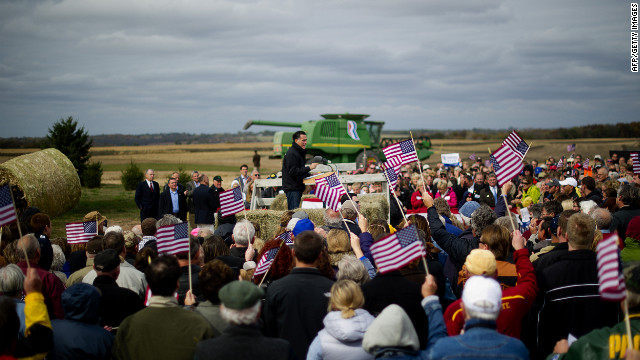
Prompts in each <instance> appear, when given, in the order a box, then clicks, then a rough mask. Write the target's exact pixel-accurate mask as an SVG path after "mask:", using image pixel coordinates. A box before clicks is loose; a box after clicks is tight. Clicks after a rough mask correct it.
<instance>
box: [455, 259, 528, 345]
mask: <svg viewBox="0 0 640 360" xmlns="http://www.w3.org/2000/svg"><path fill="white" fill-rule="evenodd" d="M513 258H514V260H515V263H516V271H517V272H518V284H517V285H516V286H514V287H511V288H507V289H504V290H502V310H501V311H500V316H498V322H497V325H498V332H499V333H501V334H504V335H509V336H512V337H515V338H518V339H519V338H520V330H521V329H520V328H521V325H522V318H523V317H524V315H525V314H526V313H527V312H528V311H529V309H530V308H531V305H532V304H533V301H534V300H535V299H536V295H537V294H538V285H537V283H536V273H535V271H534V270H533V265H532V264H531V261H529V251H528V250H527V249H520V250H517V251H516V252H514V253H513ZM498 275H500V273H498ZM460 301H461V300H460V299H458V300H456V301H455V302H454V303H452V304H451V305H449V307H447V310H446V311H445V313H444V321H445V323H446V325H447V332H448V333H449V335H450V336H455V335H460V331H461V330H462V328H463V327H464V318H463V316H462V309H460Z"/></svg>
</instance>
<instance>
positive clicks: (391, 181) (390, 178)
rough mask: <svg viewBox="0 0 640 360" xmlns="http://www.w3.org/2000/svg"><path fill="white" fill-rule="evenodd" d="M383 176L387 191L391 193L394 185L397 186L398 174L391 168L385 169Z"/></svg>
mask: <svg viewBox="0 0 640 360" xmlns="http://www.w3.org/2000/svg"><path fill="white" fill-rule="evenodd" d="M384 174H385V176H386V178H387V184H388V185H389V189H390V190H391V191H392V192H393V191H394V189H395V188H396V185H398V173H397V172H396V170H395V169H394V168H392V167H385V169H384Z"/></svg>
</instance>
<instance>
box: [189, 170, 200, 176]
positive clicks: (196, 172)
mask: <svg viewBox="0 0 640 360" xmlns="http://www.w3.org/2000/svg"><path fill="white" fill-rule="evenodd" d="M195 174H198V175H200V173H199V172H198V170H193V171H192V172H191V176H193V175H195Z"/></svg>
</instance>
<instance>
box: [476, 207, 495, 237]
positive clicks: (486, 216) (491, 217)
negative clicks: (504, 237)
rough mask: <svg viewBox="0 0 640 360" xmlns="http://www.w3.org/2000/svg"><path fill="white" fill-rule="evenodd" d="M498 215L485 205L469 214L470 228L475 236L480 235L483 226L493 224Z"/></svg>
mask: <svg viewBox="0 0 640 360" xmlns="http://www.w3.org/2000/svg"><path fill="white" fill-rule="evenodd" d="M497 218H498V217H497V216H496V213H495V212H493V210H491V208H490V207H489V206H487V205H482V206H480V207H479V208H477V209H476V210H475V211H474V212H473V214H471V229H472V230H473V232H474V234H475V236H476V237H478V238H479V237H480V236H481V235H482V230H484V228H485V227H487V226H489V225H491V224H493V223H494V222H495V221H496V219H497Z"/></svg>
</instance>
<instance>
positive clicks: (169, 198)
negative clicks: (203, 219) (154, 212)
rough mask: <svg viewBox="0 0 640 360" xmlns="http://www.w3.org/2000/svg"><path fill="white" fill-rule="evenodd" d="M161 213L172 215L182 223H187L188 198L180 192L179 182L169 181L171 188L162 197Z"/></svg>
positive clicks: (160, 214) (171, 179) (172, 179)
mask: <svg viewBox="0 0 640 360" xmlns="http://www.w3.org/2000/svg"><path fill="white" fill-rule="evenodd" d="M159 209H160V213H159V214H158V215H159V216H160V217H162V216H163V215H164V214H172V215H174V216H175V217H177V218H178V219H180V220H182V221H187V197H186V196H185V193H184V192H180V191H178V180H176V179H174V178H170V179H169V188H168V189H167V190H165V191H164V192H162V194H161V195H160V205H159Z"/></svg>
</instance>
